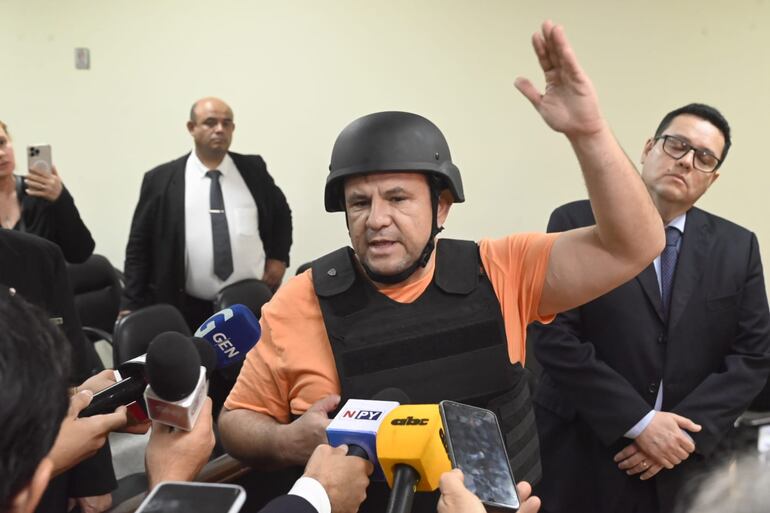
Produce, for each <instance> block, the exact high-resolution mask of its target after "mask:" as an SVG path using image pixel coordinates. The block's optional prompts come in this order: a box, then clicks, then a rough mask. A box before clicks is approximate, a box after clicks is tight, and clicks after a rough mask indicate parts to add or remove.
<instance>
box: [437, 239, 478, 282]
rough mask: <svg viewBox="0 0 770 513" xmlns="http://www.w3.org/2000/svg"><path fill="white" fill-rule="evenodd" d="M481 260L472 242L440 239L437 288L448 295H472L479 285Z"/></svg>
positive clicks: (476, 246) (438, 245)
mask: <svg viewBox="0 0 770 513" xmlns="http://www.w3.org/2000/svg"><path fill="white" fill-rule="evenodd" d="M480 269H481V258H480V257H479V246H478V245H477V244H476V243H475V242H474V241H472V240H456V239H439V240H438V244H437V247H436V275H435V277H434V281H435V283H436V286H438V287H439V288H440V289H441V290H443V291H444V292H446V293H447V294H460V295H466V294H470V293H471V292H472V291H473V289H475V288H476V286H477V285H478V283H479V276H480Z"/></svg>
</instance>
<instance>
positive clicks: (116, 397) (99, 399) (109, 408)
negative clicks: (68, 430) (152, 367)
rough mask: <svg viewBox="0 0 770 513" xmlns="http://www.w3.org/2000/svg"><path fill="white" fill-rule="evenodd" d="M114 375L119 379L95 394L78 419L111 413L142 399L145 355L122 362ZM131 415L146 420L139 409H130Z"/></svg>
mask: <svg viewBox="0 0 770 513" xmlns="http://www.w3.org/2000/svg"><path fill="white" fill-rule="evenodd" d="M116 374H118V375H120V377H121V379H120V380H119V381H117V382H116V383H115V384H114V385H110V386H109V387H107V388H105V389H104V390H100V391H99V392H97V393H95V394H94V396H93V397H92V398H91V402H90V403H89V404H88V406H86V407H85V408H84V409H83V410H82V411H81V412H80V413H79V414H78V417H91V416H92V415H103V414H105V413H112V412H114V411H115V409H116V408H117V407H118V406H122V405H124V404H125V405H130V404H131V403H133V402H135V401H138V400H139V399H141V398H142V394H143V393H144V389H145V388H146V387H147V379H146V377H145V375H146V373H145V355H141V356H137V357H136V358H133V359H131V360H129V361H127V362H124V363H123V364H122V365H120V366H119V367H118V368H117V371H116ZM131 413H132V415H133V416H134V417H136V418H137V419H139V420H143V418H146V415H145V413H144V411H142V409H141V408H135V409H132V410H131Z"/></svg>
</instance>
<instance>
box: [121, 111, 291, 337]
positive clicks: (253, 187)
mask: <svg viewBox="0 0 770 513" xmlns="http://www.w3.org/2000/svg"><path fill="white" fill-rule="evenodd" d="M187 129H188V131H189V132H190V135H191V136H192V137H193V140H194V142H195V150H194V151H193V152H191V153H189V154H187V155H185V156H183V157H180V158H178V159H176V160H173V161H171V162H169V163H166V164H162V165H160V166H158V167H156V168H155V169H153V170H151V171H149V172H148V173H146V174H145V176H144V181H143V182H142V188H141V193H140V196H139V202H138V203H137V206H136V211H135V212H134V218H133V221H132V223H131V233H130V235H129V240H128V245H127V247H126V261H125V268H124V271H125V275H126V287H125V291H124V296H123V302H122V314H123V315H125V314H126V313H127V312H129V311H131V310H135V309H137V308H141V307H143V306H147V305H151V304H154V303H170V304H172V305H175V306H177V307H178V308H179V309H180V310H181V311H182V313H183V314H184V315H185V318H186V319H187V321H188V323H189V325H190V327H191V328H192V329H193V330H195V329H196V328H197V327H198V326H199V325H200V323H201V322H203V321H204V320H205V319H206V318H207V317H208V316H209V315H211V314H212V313H213V309H212V300H213V299H214V298H215V297H216V294H217V292H218V291H219V290H220V289H221V288H223V287H225V286H227V285H229V284H231V283H234V282H236V281H240V280H244V279H248V278H257V279H261V280H263V281H264V282H265V283H267V285H268V286H270V287H271V288H272V289H276V288H277V287H278V285H280V283H281V279H282V278H283V275H284V272H285V271H286V266H287V265H288V263H289V248H290V246H291V241H292V237H291V235H292V234H291V232H292V224H291V211H290V209H289V206H288V204H287V202H286V198H285V197H284V195H283V193H282V192H281V190H280V189H279V188H278V187H277V186H276V185H275V182H274V181H273V179H272V177H271V176H270V175H269V174H268V172H267V168H266V166H265V162H264V160H262V158H261V157H260V156H258V155H240V154H237V153H232V152H228V149H229V148H230V143H231V142H232V136H233V132H234V130H235V123H234V122H233V112H232V110H231V109H230V107H229V106H228V105H227V104H226V103H224V102H223V101H222V100H219V99H217V98H203V99H201V100H199V101H197V102H195V104H193V106H192V109H191V110H190V120H189V121H188V122H187Z"/></svg>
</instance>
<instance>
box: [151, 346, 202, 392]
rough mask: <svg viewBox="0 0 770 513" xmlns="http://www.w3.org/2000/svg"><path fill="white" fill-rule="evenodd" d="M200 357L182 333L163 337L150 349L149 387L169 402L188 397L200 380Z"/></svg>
mask: <svg viewBox="0 0 770 513" xmlns="http://www.w3.org/2000/svg"><path fill="white" fill-rule="evenodd" d="M200 367H201V357H200V356H199V355H198V350H197V349H196V348H195V345H194V344H193V342H192V341H191V340H190V338H189V337H185V336H184V335H182V334H181V333H175V332H171V331H169V332H166V333H161V334H160V335H158V336H157V337H155V339H153V341H152V342H151V343H150V347H148V348H147V377H148V379H149V382H150V387H152V390H153V391H154V392H155V393H156V394H157V395H158V397H160V398H162V399H164V400H166V401H179V400H181V399H184V398H185V397H187V396H189V395H190V394H191V393H192V392H193V391H194V390H195V387H196V385H197V384H198V380H199V378H200Z"/></svg>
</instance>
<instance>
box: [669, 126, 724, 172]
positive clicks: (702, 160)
mask: <svg viewBox="0 0 770 513" xmlns="http://www.w3.org/2000/svg"><path fill="white" fill-rule="evenodd" d="M658 139H663V151H665V152H666V155H668V156H669V157H672V158H674V159H676V160H679V159H681V158H682V157H684V156H685V155H687V154H688V153H690V150H693V151H694V152H695V161H694V162H693V164H694V165H695V169H697V170H698V171H703V172H704V173H713V172H714V171H716V170H717V168H718V167H719V165H720V164H721V163H722V161H721V160H719V159H718V158H717V157H716V156H715V155H714V154H713V153H711V152H710V151H709V150H704V149H703V148H696V147H695V146H693V145H691V144H690V143H688V142H687V141H685V140H684V139H681V138H679V137H677V136H675V135H659V136H658V137H656V138H655V141H657V140H658Z"/></svg>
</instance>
